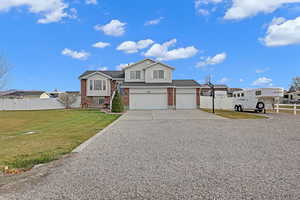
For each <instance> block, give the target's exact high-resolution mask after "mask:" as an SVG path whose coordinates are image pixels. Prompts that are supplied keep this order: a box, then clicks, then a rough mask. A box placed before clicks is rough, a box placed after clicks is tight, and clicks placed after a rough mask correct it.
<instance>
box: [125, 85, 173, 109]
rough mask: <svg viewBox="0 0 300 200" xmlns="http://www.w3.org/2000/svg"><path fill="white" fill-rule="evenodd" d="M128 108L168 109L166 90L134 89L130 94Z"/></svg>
mask: <svg viewBox="0 0 300 200" xmlns="http://www.w3.org/2000/svg"><path fill="white" fill-rule="evenodd" d="M145 92H147V93H145ZM129 108H130V109H131V110H159V109H168V96H167V90H144V89H141V90H138V89H135V90H133V91H131V93H130V97H129Z"/></svg>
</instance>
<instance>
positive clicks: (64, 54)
mask: <svg viewBox="0 0 300 200" xmlns="http://www.w3.org/2000/svg"><path fill="white" fill-rule="evenodd" d="M299 16H300V0H264V1H262V0H239V1H238V0H200V1H199V0H196V1H195V0H185V1H173V0H164V1H161V0H160V1H158V0H151V1H150V0H144V1H140V0H127V1H112V0H97V1H96V0H72V1H71V0H49V1H46V2H43V1H40V2H38V1H35V0H19V1H18V2H17V3H16V2H15V1H12V0H3V1H1V2H0V24H1V37H0V53H1V55H4V56H5V57H6V58H7V60H8V61H9V62H10V63H11V65H12V67H11V68H10V71H9V77H8V82H7V87H6V88H7V89H8V88H14V89H25V90H48V91H51V90H54V89H59V90H79V80H78V76H79V75H80V74H81V73H82V72H84V71H85V70H91V69H108V70H116V69H117V68H118V66H120V65H124V64H128V63H132V62H136V61H139V60H141V59H144V58H145V57H149V58H153V59H158V60H160V61H162V62H165V63H167V64H169V65H171V66H173V67H175V68H176V71H175V72H174V78H175V79H195V80H198V81H199V82H201V81H203V80H204V79H205V77H206V76H207V75H211V76H212V78H213V81H214V82H215V83H225V84H228V85H229V86H231V87H242V88H251V87H270V86H276V87H277V86H278V87H284V88H288V87H289V84H290V82H291V79H292V78H293V77H295V76H297V75H298V76H299V75H300V68H299V63H300V56H299V52H300V17H299ZM96 43H98V44H97V45H95V44H96ZM93 45H95V46H97V47H98V48H96V47H93Z"/></svg>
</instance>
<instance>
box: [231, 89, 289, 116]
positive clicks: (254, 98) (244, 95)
mask: <svg viewBox="0 0 300 200" xmlns="http://www.w3.org/2000/svg"><path fill="white" fill-rule="evenodd" d="M283 94H284V90H283V89H282V88H259V89H249V90H243V91H236V92H234V93H233V98H234V104H233V105H234V110H235V111H238V112H243V111H246V110H247V111H255V112H263V111H265V110H266V109H274V105H275V103H276V102H278V101H279V99H280V97H283Z"/></svg>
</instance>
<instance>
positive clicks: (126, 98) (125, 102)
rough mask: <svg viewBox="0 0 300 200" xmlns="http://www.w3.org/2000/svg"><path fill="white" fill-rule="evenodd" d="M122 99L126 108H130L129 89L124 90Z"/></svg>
mask: <svg viewBox="0 0 300 200" xmlns="http://www.w3.org/2000/svg"><path fill="white" fill-rule="evenodd" d="M122 98H123V104H124V106H126V107H127V108H129V88H124V95H123V96H122Z"/></svg>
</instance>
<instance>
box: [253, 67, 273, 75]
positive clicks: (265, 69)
mask: <svg viewBox="0 0 300 200" xmlns="http://www.w3.org/2000/svg"><path fill="white" fill-rule="evenodd" d="M269 70H270V68H269V67H267V68H264V69H257V70H255V73H257V74H262V73H265V72H267V71H269Z"/></svg>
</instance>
